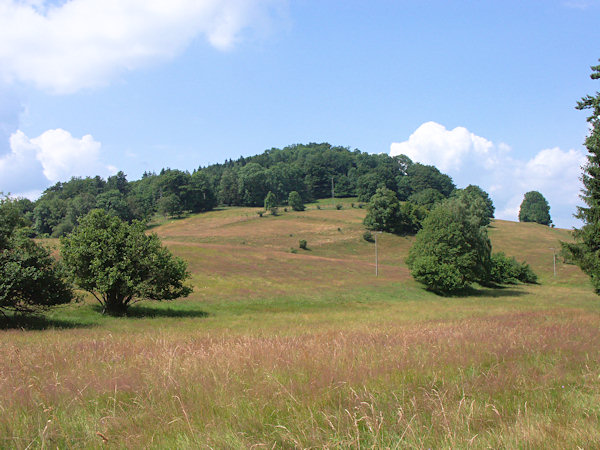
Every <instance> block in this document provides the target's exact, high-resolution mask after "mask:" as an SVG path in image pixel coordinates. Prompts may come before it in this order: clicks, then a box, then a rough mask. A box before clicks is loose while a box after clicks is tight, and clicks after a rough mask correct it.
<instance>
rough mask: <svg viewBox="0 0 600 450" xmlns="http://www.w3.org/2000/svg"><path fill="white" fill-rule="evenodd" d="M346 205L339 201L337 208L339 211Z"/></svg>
mask: <svg viewBox="0 0 600 450" xmlns="http://www.w3.org/2000/svg"><path fill="white" fill-rule="evenodd" d="M343 207H344V205H342V204H341V203H338V204H337V205H335V209H337V210H338V211H339V210H340V209H342V208H343Z"/></svg>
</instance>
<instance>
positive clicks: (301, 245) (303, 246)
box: [298, 239, 308, 250]
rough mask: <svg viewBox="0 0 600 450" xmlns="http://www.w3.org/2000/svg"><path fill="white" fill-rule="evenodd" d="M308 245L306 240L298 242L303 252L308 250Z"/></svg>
mask: <svg viewBox="0 0 600 450" xmlns="http://www.w3.org/2000/svg"><path fill="white" fill-rule="evenodd" d="M307 245H308V243H307V242H306V239H300V241H298V246H299V247H300V248H301V249H302V250H306V249H307Z"/></svg>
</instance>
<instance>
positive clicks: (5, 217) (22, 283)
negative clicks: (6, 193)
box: [0, 198, 73, 314]
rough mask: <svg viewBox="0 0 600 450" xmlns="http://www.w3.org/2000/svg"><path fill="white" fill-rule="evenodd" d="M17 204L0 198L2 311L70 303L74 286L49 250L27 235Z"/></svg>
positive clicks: (36, 309) (26, 310) (34, 308)
mask: <svg viewBox="0 0 600 450" xmlns="http://www.w3.org/2000/svg"><path fill="white" fill-rule="evenodd" d="M23 225H24V223H23V216H22V215H21V213H20V211H19V209H18V205H16V204H15V201H14V200H11V199H8V198H0V313H3V314H5V313H6V312H7V311H12V312H38V311H41V310H44V309H46V308H48V307H51V306H55V305H61V304H64V303H69V302H70V301H71V300H72V299H73V290H72V289H71V286H70V285H69V284H68V283H67V282H66V281H65V279H64V276H63V275H64V274H63V272H62V269H61V266H60V265H59V264H58V263H57V262H56V261H55V260H54V258H53V257H52V256H51V255H50V252H49V251H48V250H46V249H45V248H44V247H42V246H41V245H39V244H37V243H36V242H35V241H33V240H32V239H30V238H29V237H28V234H29V231H28V230H27V229H23V228H21V227H22V226H23Z"/></svg>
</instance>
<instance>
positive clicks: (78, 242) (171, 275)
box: [61, 209, 192, 315]
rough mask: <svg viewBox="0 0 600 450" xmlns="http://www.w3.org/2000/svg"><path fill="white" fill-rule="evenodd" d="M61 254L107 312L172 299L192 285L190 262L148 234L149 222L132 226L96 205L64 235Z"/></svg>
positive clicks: (79, 283)
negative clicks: (146, 228)
mask: <svg viewBox="0 0 600 450" xmlns="http://www.w3.org/2000/svg"><path fill="white" fill-rule="evenodd" d="M61 242H62V250H61V253H62V257H63V260H64V263H65V265H66V267H67V269H68V271H69V273H70V276H71V278H72V280H73V281H74V283H75V284H76V285H77V286H79V287H80V288H81V289H83V290H86V291H88V292H89V293H91V294H92V295H93V296H94V297H95V298H96V300H98V302H99V303H100V304H101V305H102V307H103V312H106V313H109V314H113V315H122V314H125V313H126V312H127V308H128V307H129V306H130V305H131V304H133V303H135V302H137V301H139V300H173V299H175V298H178V297H185V296H187V295H189V294H190V293H191V292H192V288H191V287H190V286H188V285H186V284H185V281H186V280H187V279H188V278H189V273H188V271H187V264H186V263H185V261H183V260H182V259H181V258H177V257H175V256H173V255H172V254H171V252H170V251H169V250H168V249H167V248H165V247H163V246H162V245H161V242H160V239H159V238H158V236H157V235H156V234H150V235H147V234H146V233H145V226H144V223H142V222H138V221H134V222H133V223H132V224H131V225H130V224H127V223H126V222H123V221H122V220H120V219H119V218H118V217H115V216H112V215H110V214H108V213H107V212H106V211H103V210H99V209H95V210H92V211H91V212H90V213H89V214H88V215H87V216H85V217H83V218H82V219H81V220H80V223H79V225H78V226H77V228H76V229H75V230H74V231H73V232H72V233H71V234H70V235H68V236H66V237H64V238H62V240H61Z"/></svg>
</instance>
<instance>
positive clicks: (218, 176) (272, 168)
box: [23, 143, 454, 236]
mask: <svg viewBox="0 0 600 450" xmlns="http://www.w3.org/2000/svg"><path fill="white" fill-rule="evenodd" d="M332 182H333V185H334V187H335V196H336V197H338V198H343V197H353V196H357V197H358V199H359V201H361V202H368V201H369V200H370V198H371V197H372V196H373V195H374V194H375V193H376V191H377V189H378V188H381V187H385V188H387V189H390V190H391V191H393V192H395V193H397V194H398V195H399V198H400V199H401V200H406V199H407V198H408V196H410V195H412V194H418V193H420V192H421V191H423V190H427V189H430V190H433V191H435V192H438V196H439V195H441V196H443V197H444V198H446V197H447V196H448V195H449V193H450V192H451V191H452V190H453V189H454V184H453V183H452V179H451V178H450V177H449V176H447V175H445V174H442V173H441V172H440V171H439V170H437V169H436V168H435V167H433V166H425V165H422V164H414V163H413V162H412V161H411V160H410V159H409V158H408V157H406V156H405V155H400V156H395V157H390V156H389V155H386V154H368V153H364V152H361V151H359V150H350V149H348V148H345V147H336V146H332V145H330V144H328V143H320V144H318V143H310V144H307V145H303V144H298V145H292V146H288V147H285V148H283V149H276V148H273V149H270V150H266V151H265V152H264V153H262V154H259V155H255V156H252V157H240V158H239V159H237V160H235V161H233V160H226V161H225V162H224V163H222V164H213V165H211V166H208V167H199V168H198V169H196V170H194V171H193V172H192V173H190V172H187V171H182V170H176V169H170V168H165V169H162V170H161V171H160V173H158V174H156V173H148V172H146V173H144V175H143V176H142V178H141V179H139V180H135V181H131V182H130V181H128V180H127V176H126V175H125V174H124V173H123V172H119V173H117V174H116V175H113V176H111V177H109V178H108V179H107V180H106V181H104V180H103V179H102V178H100V177H94V178H90V177H88V178H72V179H71V180H69V181H67V182H59V183H56V184H55V185H54V186H52V187H50V188H48V189H47V190H46V191H45V192H44V193H43V195H42V196H41V197H40V199H38V200H37V201H36V202H35V204H31V205H26V204H24V205H23V214H24V215H27V216H28V218H29V220H31V222H32V223H33V225H34V229H35V231H36V232H37V234H38V235H52V236H62V235H64V234H65V233H68V232H69V231H71V230H72V229H73V227H74V226H75V224H76V223H77V221H78V219H79V218H80V217H82V216H84V215H86V214H87V213H88V212H89V211H91V210H92V209H94V208H100V209H105V210H106V211H109V212H111V213H112V214H114V215H116V216H118V217H120V218H121V219H123V220H126V221H128V222H131V221H133V220H135V219H137V220H146V219H150V218H151V217H152V215H153V214H154V213H156V212H159V213H161V214H165V215H167V216H174V217H178V216H180V215H182V214H183V213H185V212H191V213H198V212H203V211H208V210H211V209H213V208H214V207H215V206H216V205H217V204H219V203H220V204H223V205H229V206H262V205H263V202H264V199H265V197H266V195H267V193H268V192H269V191H270V192H272V193H273V194H274V195H275V198H276V200H277V203H278V204H281V203H284V202H285V201H286V200H287V199H289V195H290V193H291V192H294V191H295V192H297V193H298V194H299V195H300V197H301V199H302V202H303V203H306V202H309V201H313V200H315V199H321V198H330V197H331V194H332V192H331V189H332ZM433 195H435V194H433ZM359 207H360V205H359Z"/></svg>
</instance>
